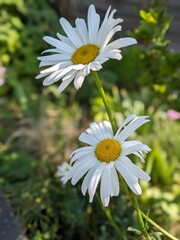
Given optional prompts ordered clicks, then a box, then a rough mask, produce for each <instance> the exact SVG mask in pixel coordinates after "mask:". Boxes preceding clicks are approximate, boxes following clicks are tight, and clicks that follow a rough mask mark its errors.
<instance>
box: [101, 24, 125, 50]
mask: <svg viewBox="0 0 180 240" xmlns="http://www.w3.org/2000/svg"><path fill="white" fill-rule="evenodd" d="M118 31H121V26H116V27H114V28H113V29H111V31H109V32H108V34H107V36H106V38H105V39H104V43H103V45H101V49H104V48H105V47H106V45H107V44H108V43H109V41H110V40H111V38H112V37H113V35H114V34H115V33H116V32H118Z"/></svg>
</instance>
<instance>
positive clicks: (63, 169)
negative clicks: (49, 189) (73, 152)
mask: <svg viewBox="0 0 180 240" xmlns="http://www.w3.org/2000/svg"><path fill="white" fill-rule="evenodd" d="M70 168H71V166H70V164H69V163H67V162H64V163H63V164H62V165H59V166H58V170H57V173H56V174H57V176H58V177H60V180H61V182H62V183H63V184H64V185H65V184H66V183H67V181H68V178H67V175H68V173H69V170H70Z"/></svg>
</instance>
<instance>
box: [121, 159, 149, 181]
mask: <svg viewBox="0 0 180 240" xmlns="http://www.w3.org/2000/svg"><path fill="white" fill-rule="evenodd" d="M120 161H121V162H123V163H124V165H125V166H126V167H127V168H128V169H129V171H130V172H132V173H133V174H134V175H135V176H136V177H138V178H141V179H142V180H144V181H149V180H150V179H151V177H150V176H149V175H148V174H147V173H146V172H144V171H143V170H142V169H140V168H139V167H137V166H136V165H135V164H134V163H132V162H131V160H130V159H129V158H128V157H126V156H121V157H120Z"/></svg>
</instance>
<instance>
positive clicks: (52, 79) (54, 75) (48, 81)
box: [43, 70, 61, 86]
mask: <svg viewBox="0 0 180 240" xmlns="http://www.w3.org/2000/svg"><path fill="white" fill-rule="evenodd" d="M60 72H61V70H59V71H56V72H53V73H51V74H50V75H49V76H48V77H46V78H45V79H44V81H43V85H44V86H49V85H51V84H52V83H54V82H56V80H55V78H56V79H57V80H59V79H60V78H61V76H60V77H59V78H57V76H58V75H59V74H60Z"/></svg>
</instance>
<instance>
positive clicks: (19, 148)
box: [0, 0, 180, 240]
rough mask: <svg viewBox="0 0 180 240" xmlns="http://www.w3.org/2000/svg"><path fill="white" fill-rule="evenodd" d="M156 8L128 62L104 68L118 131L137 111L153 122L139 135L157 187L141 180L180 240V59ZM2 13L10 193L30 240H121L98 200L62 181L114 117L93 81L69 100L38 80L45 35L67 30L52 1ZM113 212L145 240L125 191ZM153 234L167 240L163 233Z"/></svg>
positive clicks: (2, 144) (4, 141)
mask: <svg viewBox="0 0 180 240" xmlns="http://www.w3.org/2000/svg"><path fill="white" fill-rule="evenodd" d="M155 3H156V4H154V5H151V6H150V8H147V9H144V10H141V11H140V17H141V21H140V24H139V26H138V27H137V29H135V31H134V32H131V33H129V34H131V35H132V36H133V37H135V38H136V39H137V40H138V43H139V44H138V46H136V47H131V48H129V49H127V50H126V51H125V50H123V60H122V61H120V62H117V61H116V62H115V61H109V62H108V63H106V64H104V66H105V67H104V69H103V71H102V73H100V74H101V78H102V79H103V85H104V87H105V89H106V90H107V91H108V100H109V103H110V105H111V106H112V109H113V111H114V113H115V118H116V121H117V124H118V125H119V124H120V123H121V122H122V120H123V119H124V117H126V116H127V115H129V114H131V113H135V114H137V115H148V116H150V119H151V122H150V123H148V124H146V125H145V126H143V127H142V128H140V130H139V131H138V132H137V135H136V138H139V139H140V140H142V139H143V142H145V143H146V144H148V145H149V146H151V148H152V151H151V153H150V154H149V155H148V156H147V157H146V163H145V165H144V168H145V170H146V171H147V172H148V173H149V174H150V175H151V177H152V180H151V182H150V183H144V182H141V185H142V188H143V194H142V195H141V196H140V205H141V207H142V209H143V210H147V209H148V210H149V215H150V217H152V218H153V219H155V220H157V221H158V223H159V224H161V225H162V226H164V227H165V228H166V229H167V230H169V231H171V232H172V234H175V235H177V237H178V228H179V222H178V221H179V215H178V209H179V196H180V191H179V184H180V177H179V174H178V173H179V170H180V165H179V159H178V157H179V156H180V149H179V145H180V136H179V131H180V125H179V121H178V120H177V121H171V120H169V119H168V118H167V115H166V111H167V110H168V109H170V108H174V109H176V110H178V111H179V109H178V108H179V103H180V102H179V99H180V98H179V92H178V91H179V87H180V85H179V65H178V64H179V60H180V54H179V53H175V52H173V51H172V50H170V48H169V40H167V39H166V35H165V34H166V31H167V30H168V28H169V27H170V23H171V19H170V18H169V17H167V13H166V9H165V7H164V6H163V5H162V3H161V2H160V1H156V2H155ZM0 14H1V17H0V44H1V48H0V56H1V57H0V66H1V65H2V66H5V67H6V68H7V73H6V75H5V80H6V82H5V83H4V85H3V86H0V96H1V98H0V108H1V112H0V123H1V124H0V186H1V189H2V190H3V192H4V194H5V195H6V197H7V198H8V199H9V200H10V202H11V204H12V206H13V209H14V212H15V214H16V216H17V217H18V219H19V221H20V223H21V225H22V226H23V229H24V230H25V232H26V234H27V235H28V237H29V239H32V240H60V239H87V240H92V239H93V240H94V239H100V240H107V239H114V240H116V239H118V237H117V235H116V233H115V232H114V231H113V230H112V228H111V226H110V223H109V222H108V220H107V219H106V217H105V215H104V213H103V212H102V211H101V207H100V206H99V205H98V201H97V200H95V201H94V202H93V204H89V203H88V198H87V197H83V196H82V194H81V191H80V189H79V186H80V184H78V185H77V186H78V187H77V188H75V187H73V186H71V184H67V185H66V186H63V185H62V184H61V183H60V182H59V179H58V178H57V176H56V174H55V173H56V167H57V165H59V164H60V163H62V162H63V161H66V160H68V159H69V155H70V153H71V152H72V151H73V150H74V149H76V148H77V146H78V145H79V142H77V139H78V136H79V134H80V132H82V130H84V129H85V128H86V127H87V125H88V123H89V122H90V121H91V120H92V119H94V120H96V121H100V120H102V119H105V118H107V116H106V115H105V114H104V107H103V104H102V102H101V99H100V98H99V97H98V96H97V92H96V91H94V90H93V91H89V89H92V88H93V85H94V82H93V80H92V79H91V77H88V78H86V80H85V83H84V84H83V86H82V88H81V90H80V91H78V92H77V91H75V90H74V88H72V87H69V88H68V90H67V91H66V93H65V94H62V95H59V94H57V92H56V87H55V86H50V87H48V88H45V87H43V88H42V87H40V84H41V83H38V81H36V80H34V77H35V75H37V74H38V72H39V69H38V62H37V61H36V58H37V56H39V54H40V53H41V51H42V50H44V49H45V45H44V44H45V43H44V42H43V41H42V40H41V39H42V37H43V36H44V35H50V36H54V34H55V32H56V31H61V29H59V23H58V17H57V14H56V12H55V10H54V9H53V5H51V4H50V1H46V0H44V1H35V0H26V1H25V0H18V1H15V0H6V1H4V0H0ZM41 89H42V90H41ZM91 109H92V110H91ZM82 116H83V118H82ZM133 138H134V136H133ZM134 161H136V158H134ZM138 164H139V165H140V164H141V163H140V162H137V165H138ZM141 167H143V165H142V166H141ZM110 207H111V212H112V215H113V216H114V219H115V221H116V223H117V224H118V225H119V226H120V227H121V229H122V231H123V232H124V233H126V237H127V239H128V240H131V239H142V238H141V231H140V229H139V225H138V223H137V222H136V217H135V216H134V214H133V211H132V209H131V207H130V203H129V202H128V200H127V198H126V195H125V194H124V192H123V189H121V195H120V196H119V197H115V198H112V200H111V204H110ZM127 229H129V231H127ZM151 230H152V229H150V232H151ZM151 235H152V237H154V239H164V238H163V236H161V234H160V233H159V232H156V233H154V232H151Z"/></svg>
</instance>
